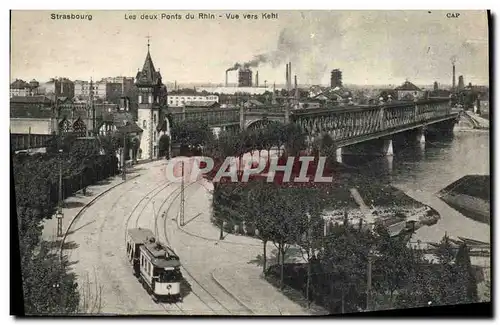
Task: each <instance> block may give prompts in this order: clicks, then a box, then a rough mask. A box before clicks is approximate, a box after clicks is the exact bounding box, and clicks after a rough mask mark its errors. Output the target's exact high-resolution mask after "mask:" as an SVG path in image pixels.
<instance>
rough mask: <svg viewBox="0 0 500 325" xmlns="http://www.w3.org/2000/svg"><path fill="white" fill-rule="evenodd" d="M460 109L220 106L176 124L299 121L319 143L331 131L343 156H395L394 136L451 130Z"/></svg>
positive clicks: (431, 104)
mask: <svg viewBox="0 0 500 325" xmlns="http://www.w3.org/2000/svg"><path fill="white" fill-rule="evenodd" d="M459 114H460V111H459V110H455V109H452V107H451V104H450V100H449V99H447V98H445V99H432V100H423V101H417V102H404V103H402V102H400V103H394V104H391V103H386V104H385V105H377V106H343V107H335V108H319V109H296V110H290V111H288V112H287V111H286V110H285V109H283V108H279V107H274V108H273V109H250V110H245V109H243V108H239V109H215V110H206V109H204V110H190V111H188V110H184V111H182V112H176V113H174V114H173V122H174V123H175V122H176V121H180V120H185V119H201V120H205V121H207V122H208V124H209V125H210V126H211V127H212V128H221V129H247V128H255V127H259V126H260V125H262V124H265V123H266V122H268V121H277V122H281V123H287V122H291V123H296V124H298V125H299V126H300V127H301V129H302V130H303V131H304V132H305V133H306V134H307V140H308V143H309V144H311V145H312V144H314V143H315V142H317V140H319V139H321V138H322V137H323V136H324V135H325V134H328V135H329V136H330V137H331V138H332V140H333V141H334V143H335V145H336V147H337V148H338V155H341V154H356V155H358V154H361V155H364V154H367V155H373V154H376V155H391V154H392V151H393V149H392V136H393V135H396V134H404V135H405V136H407V137H408V136H410V137H414V140H415V141H416V142H424V141H425V135H426V134H428V133H449V132H451V131H452V130H453V126H454V125H455V123H456V122H457V119H458V116H459Z"/></svg>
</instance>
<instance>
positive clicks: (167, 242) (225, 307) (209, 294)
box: [155, 182, 253, 315]
mask: <svg viewBox="0 0 500 325" xmlns="http://www.w3.org/2000/svg"><path fill="white" fill-rule="evenodd" d="M195 184H198V185H201V186H203V187H205V186H204V185H203V184H200V183H198V182H193V183H190V184H188V185H187V186H185V187H184V190H185V189H187V188H190V187H191V186H192V185H195ZM205 189H206V187H205ZM181 191H182V189H181V188H179V189H176V190H174V191H173V192H172V193H171V194H170V195H169V198H170V197H171V196H172V195H174V194H175V197H174V198H173V199H172V202H170V204H169V205H168V207H167V210H166V211H165V213H164V214H163V216H164V222H163V233H164V237H165V241H166V244H167V245H168V246H170V247H171V243H170V240H169V237H168V234H167V219H168V216H169V212H170V210H171V209H172V207H173V206H175V202H176V199H177V198H178V197H179V196H180V195H181ZM167 201H168V199H167V200H165V201H164V202H163V203H162V205H161V206H160V209H159V212H160V211H161V209H162V208H163V206H164V205H165V203H166V202H167ZM159 212H158V214H157V215H159ZM173 220H175V222H176V224H177V222H178V220H177V217H176V218H174V219H173ZM155 226H156V227H157V226H158V224H157V222H156V223H155ZM177 226H178V224H177ZM182 244H183V245H184V243H182ZM181 268H182V270H183V271H184V273H185V274H187V275H188V276H189V277H190V278H191V279H192V281H193V283H194V284H196V285H197V286H198V287H200V288H201V290H202V291H203V292H205V293H206V294H207V295H208V298H209V300H213V301H214V302H215V304H217V305H218V306H220V307H222V309H223V310H225V311H227V312H228V313H229V314H230V315H234V313H233V311H232V310H231V309H230V308H228V307H227V306H226V305H225V304H224V303H222V302H221V301H220V299H218V298H217V297H215V296H214V294H213V293H212V292H210V290H208V289H207V287H206V286H205V285H203V284H202V283H201V282H200V281H199V279H197V278H196V277H195V276H194V275H193V274H192V273H191V272H190V271H189V270H188V269H187V268H186V266H185V265H184V264H182V266H181ZM215 284H216V283H215ZM218 288H219V287H218ZM191 292H192V293H193V294H194V295H195V296H196V297H197V298H198V299H199V300H200V301H201V302H202V303H203V304H204V305H205V306H207V307H208V308H209V309H210V310H212V311H213V312H214V313H216V314H219V312H218V311H217V310H215V308H213V307H212V306H210V305H209V303H208V302H207V301H206V299H203V298H202V297H201V296H200V293H199V292H195V291H194V290H192V291H191ZM224 294H225V295H227V293H226V292H224ZM227 296H228V297H229V298H230V299H231V300H234V301H235V302H236V303H237V304H238V305H239V306H241V307H243V309H245V310H246V311H247V312H249V313H253V312H252V310H250V309H249V308H248V307H246V306H244V305H242V304H241V303H240V302H239V301H237V300H235V299H234V297H231V296H230V295H227ZM178 307H179V306H178ZM224 314H225V313H224Z"/></svg>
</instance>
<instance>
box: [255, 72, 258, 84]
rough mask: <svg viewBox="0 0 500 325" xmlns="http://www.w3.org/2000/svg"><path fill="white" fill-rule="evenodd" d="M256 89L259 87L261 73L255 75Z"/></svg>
mask: <svg viewBox="0 0 500 325" xmlns="http://www.w3.org/2000/svg"><path fill="white" fill-rule="evenodd" d="M255 87H259V71H257V72H256V73H255Z"/></svg>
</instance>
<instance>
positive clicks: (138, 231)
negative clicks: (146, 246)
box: [128, 228, 154, 244]
mask: <svg viewBox="0 0 500 325" xmlns="http://www.w3.org/2000/svg"><path fill="white" fill-rule="evenodd" d="M128 234H129V236H130V238H131V239H132V240H133V241H134V242H135V243H136V244H143V243H146V242H148V241H149V240H150V239H151V238H154V234H153V232H152V231H151V230H149V229H145V228H133V229H129V230H128Z"/></svg>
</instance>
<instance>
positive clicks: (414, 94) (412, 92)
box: [394, 81, 425, 100]
mask: <svg viewBox="0 0 500 325" xmlns="http://www.w3.org/2000/svg"><path fill="white" fill-rule="evenodd" d="M394 90H395V91H396V94H397V96H398V100H416V99H421V98H423V97H424V94H425V92H424V91H423V90H422V89H420V88H419V87H417V86H415V85H414V84H412V83H411V82H409V81H405V82H404V83H403V84H402V85H401V86H399V87H396V88H395V89H394Z"/></svg>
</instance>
